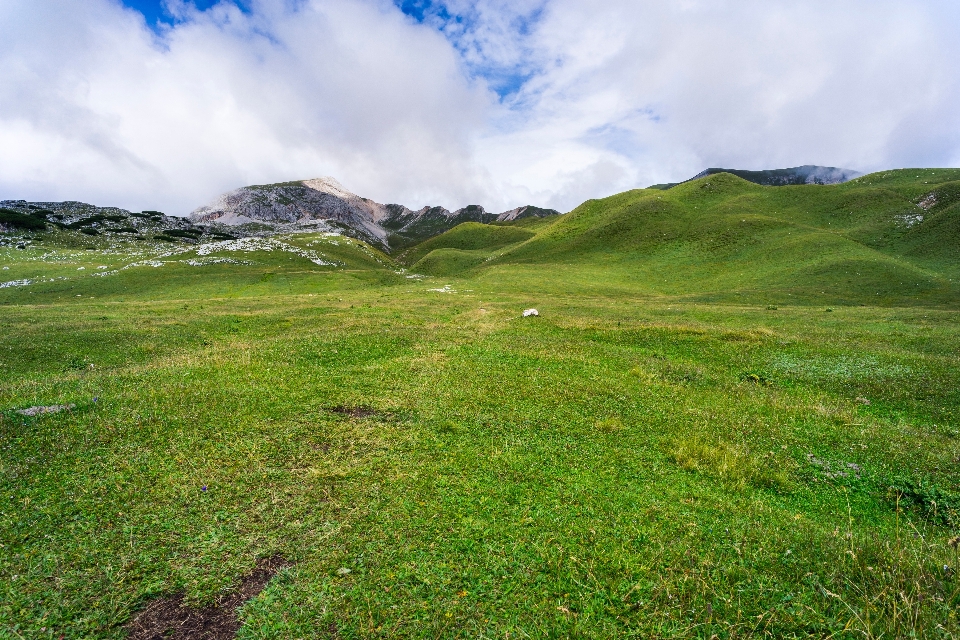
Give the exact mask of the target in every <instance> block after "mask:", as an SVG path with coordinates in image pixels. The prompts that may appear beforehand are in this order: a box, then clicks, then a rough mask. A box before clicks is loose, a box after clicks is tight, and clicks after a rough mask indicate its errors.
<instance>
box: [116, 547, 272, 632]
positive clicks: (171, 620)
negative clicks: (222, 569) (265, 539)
mask: <svg viewBox="0 0 960 640" xmlns="http://www.w3.org/2000/svg"><path fill="white" fill-rule="evenodd" d="M289 566H291V565H290V563H289V562H287V561H286V560H285V559H284V558H282V557H281V556H273V557H272V558H261V559H260V560H258V561H257V566H256V567H254V569H253V571H252V572H251V573H250V574H249V575H248V576H246V577H245V578H244V579H243V580H242V581H241V582H240V586H239V587H238V588H237V589H236V590H235V591H233V592H232V593H229V594H227V595H225V596H223V597H222V598H221V599H220V600H219V602H217V603H216V604H213V605H210V606H209V607H204V608H203V609H195V608H193V607H189V606H187V605H186V604H185V603H184V602H183V595H182V594H180V595H176V596H172V597H169V598H159V599H157V600H154V601H153V602H151V603H150V604H148V605H147V608H146V609H144V610H143V611H141V612H140V613H138V614H137V616H136V617H135V618H134V619H133V620H131V621H130V623H129V624H128V625H127V638H128V639H129V640H232V638H235V637H236V636H237V631H239V629H240V619H239V618H238V617H237V609H238V608H240V605H242V604H243V603H244V602H246V601H247V600H249V599H251V598H254V597H256V596H257V595H258V594H259V593H260V592H261V591H263V589H264V587H266V586H267V583H268V582H270V579H271V578H273V576H274V575H276V574H277V572H278V571H280V570H281V569H285V568H287V567H289Z"/></svg>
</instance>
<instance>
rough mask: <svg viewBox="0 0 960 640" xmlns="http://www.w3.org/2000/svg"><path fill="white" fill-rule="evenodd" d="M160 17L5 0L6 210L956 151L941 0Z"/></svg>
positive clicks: (272, 1)
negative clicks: (255, 187)
mask: <svg viewBox="0 0 960 640" xmlns="http://www.w3.org/2000/svg"><path fill="white" fill-rule="evenodd" d="M177 6H178V7H179V10H180V11H181V12H182V15H181V18H182V19H183V20H182V21H181V22H178V23H177V24H176V26H174V27H171V28H169V29H166V30H164V31H162V32H161V33H160V34H159V35H158V34H155V33H154V32H152V31H151V30H150V29H148V28H147V27H146V25H145V24H144V23H143V20H142V18H141V17H140V16H139V14H138V13H136V12H135V11H132V10H129V9H124V8H122V6H121V5H120V4H119V0H3V1H0V24H2V25H5V26H4V37H3V38H0V198H27V199H33V200H54V199H81V200H87V201H91V202H95V203H97V204H115V205H119V206H125V207H128V208H132V209H142V208H160V209H163V210H166V211H169V212H175V213H186V212H187V211H189V210H191V209H192V208H194V207H195V206H198V205H199V204H202V203H204V202H205V201H207V200H209V199H211V198H212V197H213V196H215V195H216V194H217V193H219V192H221V191H224V190H227V189H230V188H234V187H237V186H240V185H244V184H251V183H265V182H272V181H282V180H290V179H299V178H307V177H316V176H319V175H333V176H335V177H337V178H338V179H339V180H340V181H341V182H343V183H344V184H345V185H346V186H347V187H349V188H351V189H352V190H354V191H356V192H358V193H360V194H362V195H365V196H368V197H371V198H374V199H377V200H379V201H381V202H402V203H404V204H407V205H409V206H420V205H423V204H428V203H430V204H443V205H445V206H448V207H456V206H461V205H464V204H468V203H471V202H478V203H481V204H484V205H485V206H487V207H488V208H491V209H496V210H500V209H507V208H510V207H513V206H517V205H520V204H527V203H532V204H540V205H551V206H556V207H558V208H561V209H569V208H572V207H573V206H575V205H576V204H578V203H579V202H580V201H582V200H584V199H586V198H590V197H600V196H604V195H609V194H610V193H614V192H616V191H619V190H623V189H627V188H632V187H637V186H646V185H647V184H651V183H654V182H662V181H673V180H678V179H682V178H685V177H689V176H690V175H692V174H694V173H696V172H698V171H700V170H701V169H703V168H705V167H707V166H732V167H739V168H775V167H783V166H794V165H798V164H808V163H815V164H828V165H835V166H843V167H848V168H853V169H859V170H874V169H880V168H885V167H891V166H905V165H927V166H930V165H949V164H956V163H958V162H960V111H958V110H957V109H956V108H955V105H956V104H957V103H958V99H960V72H958V71H957V70H956V68H955V65H954V64H953V62H952V61H954V60H956V59H958V58H960V45H958V44H957V40H956V38H955V37H954V36H953V34H952V33H951V32H950V29H951V26H952V25H956V24H958V18H960V6H957V5H956V3H954V2H952V1H948V0H927V1H922V0H915V1H912V2H903V1H902V0H897V1H894V0H870V1H868V0H850V1H849V2H844V3H837V2H828V1H826V0H811V1H809V2H805V3H797V2H780V1H776V0H774V1H770V0H736V1H734V0H709V1H708V0H678V1H677V2H669V3H666V2H662V1H656V0H590V1H588V0H514V1H512V2H507V1H506V0H472V1H470V2H467V1H466V0H449V1H448V2H446V9H447V14H449V15H455V16H456V15H459V16H460V18H459V19H455V20H448V19H445V18H444V16H443V14H441V13H439V12H434V13H433V14H432V15H430V16H428V17H427V18H426V19H425V21H424V23H423V24H418V23H416V21H414V20H413V19H411V18H408V17H406V16H404V15H402V14H401V12H400V11H399V10H398V9H397V8H396V7H395V5H394V4H393V3H392V2H390V1H389V0H299V1H298V2H296V3H293V2H290V0H258V1H257V2H255V3H254V6H253V9H252V11H250V12H249V13H243V12H240V11H239V10H238V9H236V8H235V7H233V6H232V5H230V4H228V3H226V2H224V3H221V4H220V5H218V6H217V7H215V8H214V9H211V10H209V11H206V12H197V11H196V10H192V9H191V8H190V5H188V4H186V3H183V2H180V3H179V4H178V5H177ZM488 86H489V87H492V88H494V89H497V90H499V91H500V92H501V93H503V94H504V95H503V97H502V98H501V97H500V96H498V95H497V94H496V93H495V92H494V91H492V90H490V89H488V88H487V87H488Z"/></svg>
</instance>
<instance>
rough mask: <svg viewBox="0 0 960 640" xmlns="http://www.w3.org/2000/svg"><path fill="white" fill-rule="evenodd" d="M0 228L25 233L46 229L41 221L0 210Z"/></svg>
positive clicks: (15, 212)
mask: <svg viewBox="0 0 960 640" xmlns="http://www.w3.org/2000/svg"><path fill="white" fill-rule="evenodd" d="M0 226H4V227H10V228H13V229H24V230H27V231H43V230H44V229H46V228H47V227H46V225H45V224H44V222H43V219H41V218H38V217H37V216H32V215H28V214H25V213H20V212H19V211H14V210H13V209H0Z"/></svg>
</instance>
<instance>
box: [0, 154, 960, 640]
mask: <svg viewBox="0 0 960 640" xmlns="http://www.w3.org/2000/svg"><path fill="white" fill-rule="evenodd" d="M924 171H926V172H931V170H924ZM913 175H917V176H920V175H921V174H920V173H919V172H917V173H915V172H913V171H909V172H887V173H886V174H874V175H872V176H865V177H864V178H860V179H858V180H857V181H854V182H851V183H848V184H845V185H839V186H836V187H817V186H811V187H778V188H765V187H757V186H755V185H750V184H749V183H745V182H743V181H741V180H738V179H736V178H733V177H732V176H729V175H724V174H721V175H717V176H711V177H709V178H706V179H704V180H701V181H696V182H693V183H689V184H685V185H681V186H679V187H676V188H674V189H672V190H670V191H656V190H639V191H634V192H628V193H626V194H620V195H618V196H613V197H611V198H608V199H605V200H600V201H590V202H587V203H585V204H584V205H582V206H581V207H579V208H578V209H576V210H575V211H574V212H572V213H570V214H567V215H565V216H562V217H560V218H558V219H552V220H536V221H520V222H519V223H517V224H514V225H507V226H502V227H496V226H484V225H470V224H466V225H461V227H457V228H455V229H453V230H451V231H449V232H447V233H446V234H443V235H441V236H438V237H436V238H433V239H432V240H429V241H427V242H428V243H429V244H427V243H424V245H421V246H420V247H419V248H418V247H414V248H412V249H409V250H407V251H406V252H405V253H401V254H398V255H397V256H392V257H391V256H387V255H385V254H382V253H379V252H377V251H376V250H373V249H371V248H369V247H368V246H366V245H365V244H363V243H361V242H358V241H356V240H352V239H349V238H345V237H337V236H331V235H328V234H296V235H289V236H282V237H277V238H274V239H272V240H270V241H269V242H268V241H260V240H257V241H250V242H246V243H245V242H244V241H237V242H224V243H221V244H216V245H214V244H210V245H201V246H197V245H190V244H177V245H170V244H162V245H161V244H153V243H150V242H146V241H136V240H124V241H113V240H111V239H109V238H105V237H98V238H94V239H90V238H80V239H78V236H76V235H72V234H71V233H70V232H68V231H55V232H50V233H48V234H45V235H41V234H32V235H31V234H22V233H21V234H20V235H19V236H18V237H21V238H27V239H30V238H32V242H28V243H26V245H25V248H24V249H17V248H16V246H15V243H8V244H7V245H6V246H3V247H0V269H3V270H0V282H2V283H11V282H15V281H16V282H19V284H7V285H6V286H2V287H0V320H2V321H0V447H2V449H0V451H2V453H0V637H2V638H124V637H125V636H126V629H125V625H127V624H128V623H129V621H130V620H131V618H132V617H133V616H134V615H135V614H136V612H137V611H138V610H140V609H141V608H143V607H144V606H145V605H146V604H147V603H148V602H149V601H150V600H151V599H153V598H156V597H159V596H165V595H169V594H174V593H184V594H185V596H186V599H187V601H188V602H190V603H192V604H195V605H197V606H202V605H205V604H208V603H210V602H213V601H216V600H217V599H218V598H219V597H220V596H222V595H223V594H224V593H226V592H228V591H229V590H230V589H231V588H232V587H233V586H234V585H236V584H237V581H238V580H239V579H240V577H241V576H243V575H244V574H246V573H247V572H249V571H250V570H251V568H252V567H253V566H254V564H255V562H256V561H257V559H258V558H263V557H268V556H273V555H276V554H281V555H283V556H284V557H285V558H287V559H288V560H289V561H290V563H291V565H292V566H291V567H290V568H288V569H286V570H284V571H282V572H281V573H280V574H278V575H277V576H276V577H275V578H274V579H273V580H272V581H271V582H270V584H269V586H268V587H267V588H266V590H264V591H263V592H262V593H261V594H260V595H259V596H257V597H256V598H254V599H252V600H250V601H249V602H247V604H246V605H245V606H244V607H243V608H242V609H241V618H242V620H243V627H242V628H241V630H240V632H239V634H238V637H240V638H244V639H254V638H264V639H265V638H376V637H384V638H395V637H411V638H690V637H701V638H713V637H718V638H765V637H771V638H801V637H825V638H826V637H831V638H881V637H884V638H893V637H922V638H954V637H958V636H960V620H958V617H957V611H958V605H960V575H958V572H960V556H958V544H960V538H957V537H955V536H957V534H958V531H957V528H958V526H960V522H958V518H960V467H958V461H960V366H958V365H960V362H958V355H957V354H958V353H960V316H958V306H960V305H958V302H960V292H958V284H957V282H958V279H960V260H958V253H957V252H958V247H960V244H958V243H957V240H958V236H957V233H958V232H957V230H958V229H960V224H958V220H960V215H958V211H960V209H958V208H957V207H958V205H957V204H956V203H957V200H956V199H951V198H953V196H952V194H954V193H955V192H956V193H960V190H957V189H954V186H955V184H957V183H955V182H952V181H956V180H958V179H960V171H952V172H951V171H949V170H938V171H933V172H931V175H929V176H926V175H924V176H922V177H919V178H913V177H910V176H913ZM704 185H707V186H704ZM934 191H936V193H938V194H939V196H938V197H936V198H934V199H935V201H936V203H935V204H933V205H930V206H929V208H926V206H927V205H929V204H930V203H929V202H928V201H927V200H926V199H927V198H928V197H929V194H930V193H932V192H934ZM920 202H923V203H924V208H920V207H918V203H920ZM911 206H912V207H913V208H912V209H911V208H910V207H911ZM907 216H920V217H921V219H920V220H915V219H914V218H909V217H907ZM911 220H913V222H910V221H911ZM81 267H82V269H81ZM528 307H536V308H537V309H538V310H539V312H540V314H541V315H540V317H538V318H522V317H521V312H522V310H523V309H525V308H528ZM54 404H73V405H75V407H74V408H73V409H72V410H69V411H62V412H59V413H53V414H41V415H37V416H24V415H22V414H20V413H17V410H18V409H23V408H26V407H31V406H37V405H54Z"/></svg>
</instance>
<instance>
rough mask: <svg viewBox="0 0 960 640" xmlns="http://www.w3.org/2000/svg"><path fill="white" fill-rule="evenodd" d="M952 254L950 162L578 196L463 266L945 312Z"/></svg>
mask: <svg viewBox="0 0 960 640" xmlns="http://www.w3.org/2000/svg"><path fill="white" fill-rule="evenodd" d="M958 248H960V170H923V171H922V172H921V171H919V170H902V171H888V172H883V173H881V174H873V175H870V176H864V177H862V178H859V179H857V180H853V181H850V182H848V183H845V184H839V185H829V186H824V185H797V186H784V187H776V188H774V187H763V186H759V185H756V184H753V183H750V182H748V181H745V180H742V179H740V178H738V177H736V176H733V175H731V174H728V173H722V174H716V175H711V176H707V177H705V178H701V179H698V180H695V181H692V182H689V183H685V184H683V185H680V186H677V187H675V188H674V189H671V190H669V191H661V190H654V189H639V190H634V191H629V192H626V193H621V194H618V195H615V196H611V197H609V198H604V199H602V200H590V201H588V202H585V203H584V204H582V205H581V206H579V207H578V208H576V209H575V210H574V211H572V212H571V213H569V214H567V215H565V216H563V217H561V218H558V219H557V221H556V222H555V223H553V224H551V225H549V226H547V227H545V228H543V229H542V230H540V231H539V232H538V233H537V234H536V235H535V236H533V237H532V238H530V239H529V240H527V241H525V242H523V243H521V244H519V245H518V246H516V247H513V248H510V249H508V250H507V251H504V252H502V253H500V254H498V255H493V254H492V252H491V253H489V254H488V255H487V256H486V257H484V258H483V259H481V260H474V265H473V266H476V265H482V267H480V268H481V270H482V277H484V278H487V279H499V280H502V281H504V282H506V281H514V280H517V279H522V278H524V277H536V278H537V279H538V280H539V281H540V282H542V283H543V285H544V286H545V287H552V288H553V289H554V290H557V291H563V290H569V289H570V288H571V287H574V286H579V287H586V288H594V289H604V290H615V289H618V288H622V289H623V290H624V291H628V290H629V291H642V292H648V293H651V294H659V293H665V294H672V295H689V296H692V297H696V298H698V299H731V300H750V299H760V300H766V301H770V302H782V303H786V302H790V301H798V302H801V301H827V302H832V303H838V304H839V303H856V304H865V303H871V304H916V303H919V302H924V303H933V304H941V305H949V306H955V305H956V304H957V302H958V301H960V290H958V284H957V283H958V281H960V260H958V258H960V249H958ZM444 255H446V256H447V257H448V258H449V257H452V256H453V254H450V253H449V251H448V252H447V253H446V254H442V255H435V256H431V255H429V254H428V255H427V256H426V257H425V258H424V259H425V260H427V261H429V262H430V264H431V267H432V268H433V269H434V270H437V269H438V266H437V262H438V260H440V259H441V258H443V257H444ZM458 262H459V263H460V264H462V265H467V264H468V262H469V261H464V260H463V259H462V256H460V257H459V259H458ZM439 271H440V272H445V273H450V270H449V269H444V268H443V267H439ZM524 273H526V274H527V275H526V276H524V275H523V274H524Z"/></svg>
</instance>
